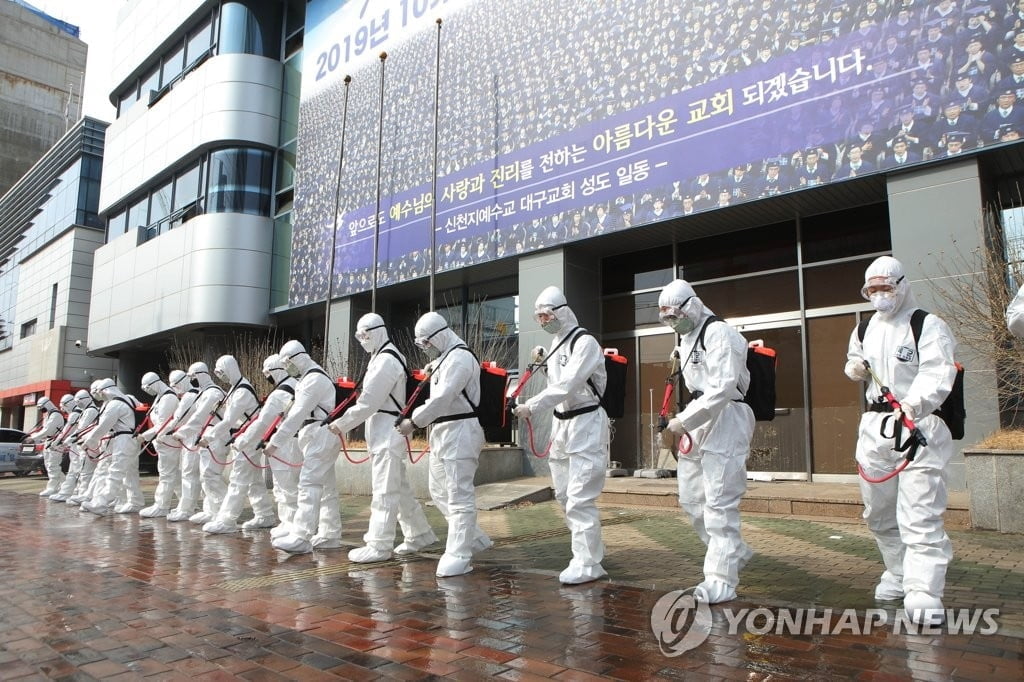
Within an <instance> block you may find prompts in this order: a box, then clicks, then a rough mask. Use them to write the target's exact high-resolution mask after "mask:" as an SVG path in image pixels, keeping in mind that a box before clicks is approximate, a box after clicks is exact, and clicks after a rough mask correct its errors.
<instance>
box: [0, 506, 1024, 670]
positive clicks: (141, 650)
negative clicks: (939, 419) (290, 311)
mask: <svg viewBox="0 0 1024 682" xmlns="http://www.w3.org/2000/svg"><path fill="white" fill-rule="evenodd" d="M367 502H368V500H365V499H354V500H346V507H345V515H346V526H345V531H344V532H345V538H346V539H347V540H352V541H356V540H357V539H358V538H359V537H360V536H361V535H362V532H363V531H364V530H365V525H366V524H365V507H366V504H367ZM430 514H431V520H432V522H434V525H435V527H437V528H441V527H442V526H441V524H440V523H439V519H438V517H437V515H436V511H434V510H430ZM603 514H604V516H605V521H606V533H605V541H606V543H607V544H608V558H607V561H606V563H605V566H606V568H608V570H609V573H611V574H612V575H613V576H615V580H614V581H599V582H597V583H592V584H589V585H581V586H573V587H568V586H560V585H559V584H558V582H557V572H558V570H560V569H561V568H562V567H563V566H564V565H565V563H566V562H567V561H568V556H569V549H568V537H567V535H566V534H565V533H564V532H563V527H562V525H561V521H560V518H559V515H558V512H557V508H556V507H555V506H554V505H553V504H552V503H545V504H541V505H534V506H530V507H524V508H521V509H512V510H500V511H498V512H487V513H482V514H481V521H482V523H483V525H484V526H485V529H486V530H488V532H490V533H491V534H492V536H493V537H495V539H496V540H497V542H496V546H495V548H493V549H491V550H489V551H487V552H486V553H484V554H482V555H481V556H480V557H479V560H478V561H477V562H476V568H475V570H474V571H473V572H472V573H470V574H468V575H466V576H461V577H457V578H447V579H437V578H435V576H434V568H435V563H436V557H437V554H431V553H430V552H428V553H427V554H425V555H420V556H417V557H415V558H413V559H410V560H407V561H392V562H385V563H378V564H362V565H360V564H353V563H351V562H349V561H348V560H347V559H346V550H334V551H327V552H318V553H314V554H311V555H304V556H294V557H291V556H287V555H285V554H283V553H280V552H277V551H275V550H274V549H273V548H272V547H271V546H270V536H269V533H268V532H267V531H256V532H247V533H241V534H237V535H227V536H224V535H213V536H210V535H204V534H203V533H202V532H201V531H200V530H199V529H198V528H197V527H195V526H193V525H190V524H187V523H185V524H182V523H177V524H175V523H168V522H167V521H165V520H164V519H140V518H139V517H137V516H112V517H107V518H99V517H95V516H92V515H90V514H87V513H81V512H79V511H77V510H76V509H74V508H70V507H67V506H66V505H63V504H54V503H49V502H47V501H45V500H42V499H39V498H38V497H36V496H35V495H28V494H15V493H13V492H10V491H5V490H0V529H2V533H3V537H4V538H5V542H4V544H3V546H2V547H0V567H3V571H4V581H3V584H2V585H0V678H2V679H17V678H19V677H25V678H32V677H35V678H40V679H42V678H61V679H69V680H70V679H108V678H118V679H126V680H127V679H139V678H140V677H144V676H154V679H186V678H190V679H195V678H200V679H233V678H235V677H237V678H239V679H261V680H266V679H303V680H306V679H321V678H323V679H329V678H336V677H340V678H348V679H377V678H381V679H423V678H427V677H431V676H445V677H452V678H456V679H484V678H492V677H497V678H501V679H523V680H526V679H542V678H554V679H563V680H582V679H591V678H597V677H608V678H618V679H629V680H633V679H654V678H661V679H703V678H728V679H748V680H767V679H785V678H801V679H835V678H849V677H857V678H860V679H883V678H885V679H889V678H892V679H896V678H908V677H913V678H917V679H949V678H951V677H955V678H962V679H994V680H1002V679H1021V678H1022V677H1024V663H1022V654H1024V647H1022V643H1024V640H1022V639H1021V637H1022V636H1024V627H1021V625H1022V623H1024V620H1022V618H1021V612H1022V609H1021V605H1022V599H1024V594H1022V593H1024V579H1022V578H1024V566H1022V564H1024V557H1022V552H1021V549H1022V546H1024V539H1022V538H1020V537H1019V536H996V535H994V534H986V533H976V532H964V533H957V534H955V535H954V538H953V541H954V546H955V547H956V549H957V551H958V559H957V560H956V561H955V562H954V564H953V566H952V567H951V570H950V590H949V595H948V599H947V602H948V603H947V607H950V608H960V607H969V606H974V605H981V606H983V607H986V608H998V609H999V610H1000V612H1001V613H1000V615H999V616H998V617H997V618H996V620H997V622H998V626H999V627H998V632H995V633H992V634H980V633H976V634H973V635H969V634H949V633H947V632H943V631H937V632H935V633H930V634H929V633H918V634H908V633H907V632H905V631H901V632H894V627H895V626H894V625H893V623H892V618H893V616H894V614H895V606H896V605H894V604H886V605H876V604H875V603H874V602H873V601H871V599H870V587H871V586H872V585H873V583H874V580H875V579H876V576H877V574H878V572H879V571H880V570H881V569H880V566H879V564H878V561H877V557H876V556H875V552H877V550H875V548H874V546H873V543H872V542H871V539H870V537H869V536H868V535H867V534H866V531H864V529H863V528H862V527H860V526H858V525H852V524H847V525H842V524H835V525H830V524H828V523H826V522H823V521H816V522H815V521H797V520H785V519H769V518H765V517H750V518H747V517H745V518H744V522H745V526H744V528H745V531H744V532H745V534H746V536H747V538H748V541H749V542H750V543H751V544H752V545H753V546H754V547H755V549H757V550H758V555H757V556H756V557H755V558H754V560H753V561H751V563H750V565H749V566H748V568H747V570H746V572H745V573H744V577H743V581H744V582H743V585H741V589H740V597H741V598H740V600H739V601H736V602H732V603H730V604H725V605H720V606H715V607H712V608H711V609H710V611H709V612H707V613H703V614H702V613H701V612H700V610H699V609H697V610H694V609H690V610H689V611H687V610H686V609H682V610H677V611H673V612H671V613H672V616H673V618H672V620H671V622H668V623H666V622H659V623H656V624H654V626H653V629H652V616H651V614H652V611H653V610H654V609H655V605H656V603H658V601H659V599H661V598H662V596H663V595H664V594H665V593H666V592H668V591H670V590H675V589H680V588H684V587H687V586H689V585H692V584H694V582H696V580H695V578H697V577H698V575H699V566H700V556H701V548H700V547H699V545H698V544H696V543H697V541H696V539H695V537H694V536H693V534H692V532H690V531H689V529H688V528H686V526H685V525H684V524H683V523H682V521H681V520H680V519H679V518H678V515H674V514H671V513H659V512H647V511H637V510H619V509H604V510H603ZM431 549H434V550H439V549H440V545H438V546H436V547H434V548H431ZM680 603H682V602H680ZM763 607H767V608H766V609H764V610H763V611H760V612H755V610H756V609H759V608H763ZM786 607H794V608H795V607H816V608H817V612H816V613H817V614H818V616H817V617H818V624H817V625H812V626H810V629H809V630H808V629H802V628H805V625H806V624H801V625H798V626H797V627H796V630H795V631H796V632H798V633H800V632H805V631H806V632H807V633H808V634H795V635H794V634H788V632H787V631H785V630H778V629H777V628H776V627H775V625H770V624H771V623H773V622H774V621H778V620H779V619H781V618H782V614H780V612H779V609H785V608H786ZM843 607H851V608H855V609H857V612H856V614H855V615H856V616H857V617H858V618H859V619H860V623H861V624H863V622H864V620H865V618H866V616H867V615H868V614H869V612H868V611H867V610H868V609H874V608H879V609H882V608H883V607H888V608H885V609H884V610H879V611H878V612H877V613H875V614H874V616H875V617H876V621H875V622H874V623H872V624H873V627H872V628H871V631H870V632H869V633H864V632H860V631H859V630H858V629H857V627H854V626H856V625H857V624H855V623H850V622H847V623H845V625H844V624H843V622H842V621H841V618H842V614H841V611H840V609H842V608H843ZM826 608H830V609H832V613H831V614H826V615H824V616H822V615H821V614H822V613H824V609H826ZM742 609H748V611H746V612H743V611H741V610H742ZM743 614H747V615H749V614H754V616H753V617H751V618H747V617H746V616H745V615H743ZM702 616H703V617H705V618H706V621H700V618H701V617H702ZM881 619H888V620H887V624H885V625H880V624H879V622H880V621H881ZM701 624H702V626H703V627H704V629H703V630H699V629H693V630H692V632H694V633H698V632H699V634H700V635H701V636H700V637H699V638H695V637H694V636H693V635H691V636H690V638H689V639H687V640H686V643H687V644H689V643H691V640H693V639H697V640H700V641H697V642H696V643H695V644H694V646H693V648H689V649H688V650H686V651H677V650H674V649H673V646H674V644H678V641H681V640H680V636H681V635H683V634H686V633H687V632H688V631H689V630H688V629H689V628H698V627H700V626H701ZM737 624H738V627H737ZM979 625H982V626H983V625H984V622H980V623H979ZM860 629H863V628H860ZM789 630H790V631H793V628H789ZM656 631H657V632H658V633H659V634H660V641H659V637H657V636H656V635H655V632H656ZM779 632H781V634H779ZM833 632H835V633H837V634H826V633H833ZM705 633H706V637H705ZM672 654H678V655H672Z"/></svg>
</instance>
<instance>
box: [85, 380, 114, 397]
mask: <svg viewBox="0 0 1024 682" xmlns="http://www.w3.org/2000/svg"><path fill="white" fill-rule="evenodd" d="M113 385H114V380H113V379H110V378H107V379H97V380H96V381H94V382H92V385H91V386H90V387H89V393H91V394H92V397H93V399H95V400H101V401H102V400H106V399H107V397H106V393H105V392H106V390H107V389H108V388H110V387H111V386H113Z"/></svg>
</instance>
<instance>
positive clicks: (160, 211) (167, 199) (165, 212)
mask: <svg viewBox="0 0 1024 682" xmlns="http://www.w3.org/2000/svg"><path fill="white" fill-rule="evenodd" d="M170 214H171V181H170V180H168V181H167V184H165V185H163V186H162V187H158V188H157V189H155V190H154V191H153V194H152V195H151V196H150V198H149V224H151V223H158V222H160V221H161V220H163V219H164V218H166V217H167V216H169V215H170Z"/></svg>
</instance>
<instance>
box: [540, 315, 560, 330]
mask: <svg viewBox="0 0 1024 682" xmlns="http://www.w3.org/2000/svg"><path fill="white" fill-rule="evenodd" d="M540 328H541V329H543V330H544V331H546V332H547V333H548V334H557V333H558V331H559V330H560V329H561V328H562V321H561V320H559V319H558V318H557V317H552V318H551V319H550V320H548V321H547V322H545V323H544V324H542V325H541V326H540Z"/></svg>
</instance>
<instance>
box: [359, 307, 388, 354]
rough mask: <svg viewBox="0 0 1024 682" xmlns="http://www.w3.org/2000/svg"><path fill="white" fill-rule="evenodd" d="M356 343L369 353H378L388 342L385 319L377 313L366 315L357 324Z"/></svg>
mask: <svg viewBox="0 0 1024 682" xmlns="http://www.w3.org/2000/svg"><path fill="white" fill-rule="evenodd" d="M355 337H356V341H358V342H359V345H360V346H362V347H363V350H365V351H366V352H367V353H376V352H377V351H378V350H380V349H381V347H382V346H383V345H384V344H385V343H387V342H388V329H387V327H386V326H384V318H383V317H381V316H380V315H378V314H377V313H366V314H365V315H363V316H362V317H360V318H359V322H357V323H356V334H355Z"/></svg>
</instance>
